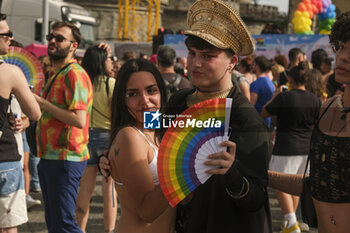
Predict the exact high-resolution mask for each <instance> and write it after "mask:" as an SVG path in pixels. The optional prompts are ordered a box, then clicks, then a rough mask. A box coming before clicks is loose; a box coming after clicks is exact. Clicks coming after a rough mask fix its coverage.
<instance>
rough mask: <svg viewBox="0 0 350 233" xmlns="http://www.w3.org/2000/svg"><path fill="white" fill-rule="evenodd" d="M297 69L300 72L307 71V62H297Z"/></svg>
mask: <svg viewBox="0 0 350 233" xmlns="http://www.w3.org/2000/svg"><path fill="white" fill-rule="evenodd" d="M298 68H299V69H300V70H308V69H309V64H308V62H306V61H301V62H299V64H298Z"/></svg>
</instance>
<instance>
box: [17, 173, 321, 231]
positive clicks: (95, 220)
mask: <svg viewBox="0 0 350 233" xmlns="http://www.w3.org/2000/svg"><path fill="white" fill-rule="evenodd" d="M101 185H102V177H101V176H100V175H99V176H98V177H97V182H96V188H95V191H94V195H93V197H92V200H91V204H90V215H89V220H88V224H87V227H86V233H103V232H104V230H103V205H102V192H101ZM31 196H32V197H33V198H34V199H40V200H41V201H42V196H41V193H31ZM269 197H270V206H271V213H272V225H273V232H274V233H279V232H280V230H281V229H280V226H281V224H282V212H281V209H280V207H279V206H278V202H277V199H276V196H275V194H274V192H273V191H272V190H269ZM28 218H29V221H28V222H27V223H26V224H23V225H21V226H19V227H18V232H19V233H47V229H46V224H45V216H44V207H43V205H41V206H40V207H37V208H35V209H32V210H31V211H29V212H28ZM309 232H310V233H317V232H318V231H317V230H316V229H311V230H310V231H309ZM218 233H219V232H218Z"/></svg>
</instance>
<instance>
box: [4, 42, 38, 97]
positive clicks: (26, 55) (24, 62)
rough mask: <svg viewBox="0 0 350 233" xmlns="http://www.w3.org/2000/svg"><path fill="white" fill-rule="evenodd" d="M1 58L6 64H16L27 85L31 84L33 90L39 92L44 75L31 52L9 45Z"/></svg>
mask: <svg viewBox="0 0 350 233" xmlns="http://www.w3.org/2000/svg"><path fill="white" fill-rule="evenodd" d="M3 59H4V61H5V62H6V63H8V64H13V65H16V66H18V67H19V68H20V69H21V70H22V72H23V73H24V76H25V77H26V79H27V81H28V83H29V85H31V86H33V88H34V89H33V91H34V92H35V93H36V94H39V93H40V91H41V88H42V87H43V85H44V82H45V76H44V73H43V70H42V67H41V64H40V62H39V60H38V59H37V58H36V57H35V56H34V55H33V54H32V53H30V52H29V51H27V50H25V49H22V48H20V47H13V46H11V47H10V48H9V51H8V53H7V54H6V55H4V56H3Z"/></svg>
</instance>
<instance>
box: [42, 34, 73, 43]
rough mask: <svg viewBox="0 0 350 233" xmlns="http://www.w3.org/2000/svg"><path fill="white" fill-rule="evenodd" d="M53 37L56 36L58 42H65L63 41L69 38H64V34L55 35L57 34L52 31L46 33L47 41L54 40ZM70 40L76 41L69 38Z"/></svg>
mask: <svg viewBox="0 0 350 233" xmlns="http://www.w3.org/2000/svg"><path fill="white" fill-rule="evenodd" d="M53 38H55V41H56V42H63V41H65V40H68V39H66V38H64V36H61V35H57V36H55V35H54V34H52V33H50V34H48V35H46V40H47V41H50V40H52V39H53ZM68 41H70V42H71V43H74V42H75V41H73V40H68Z"/></svg>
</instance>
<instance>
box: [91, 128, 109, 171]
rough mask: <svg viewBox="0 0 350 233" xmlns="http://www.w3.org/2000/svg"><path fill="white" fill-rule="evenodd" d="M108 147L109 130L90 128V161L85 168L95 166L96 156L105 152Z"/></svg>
mask: <svg viewBox="0 0 350 233" xmlns="http://www.w3.org/2000/svg"><path fill="white" fill-rule="evenodd" d="M108 147H109V130H106V129H98V128H90V129H89V144H88V148H89V153H90V159H89V160H88V163H87V166H96V165H97V163H98V156H99V155H101V154H103V152H105V151H107V150H108Z"/></svg>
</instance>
